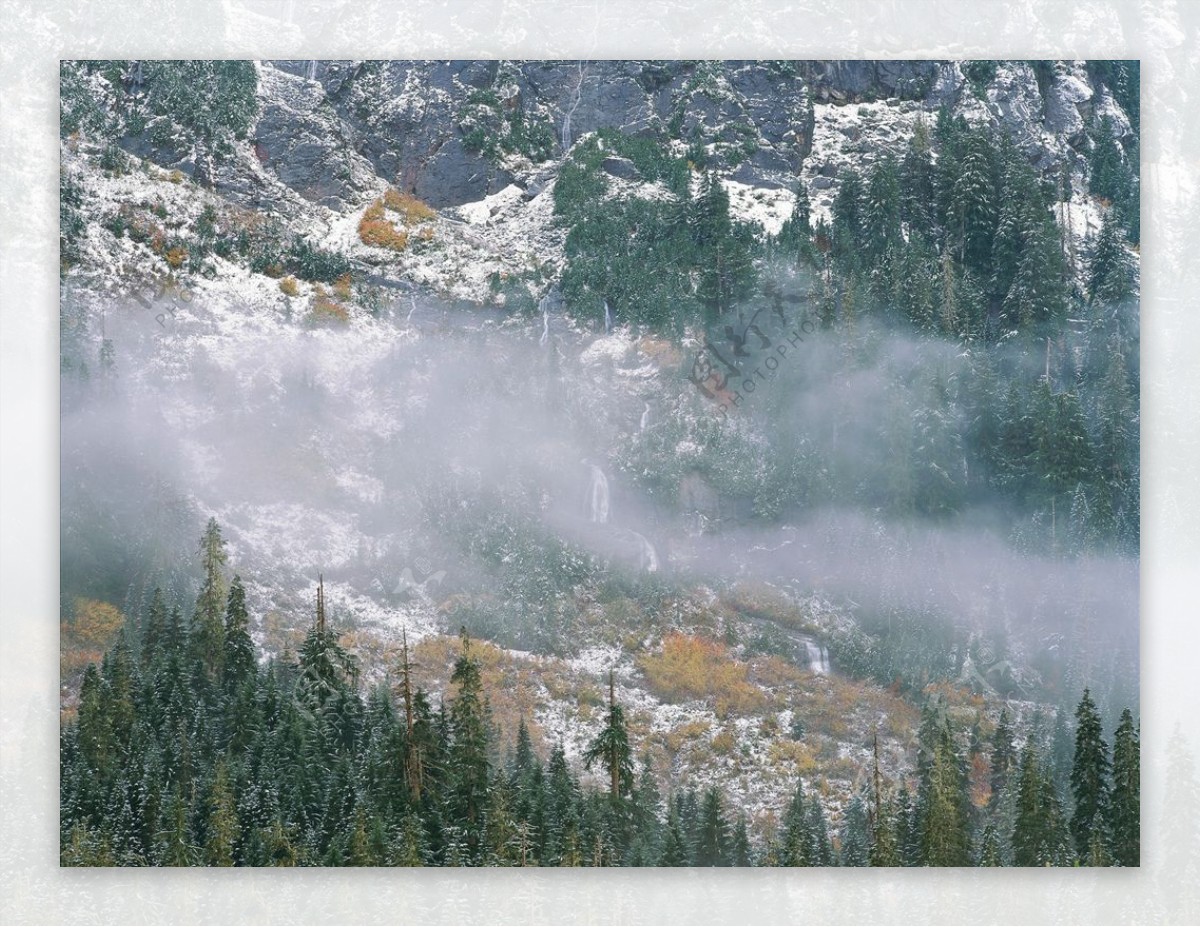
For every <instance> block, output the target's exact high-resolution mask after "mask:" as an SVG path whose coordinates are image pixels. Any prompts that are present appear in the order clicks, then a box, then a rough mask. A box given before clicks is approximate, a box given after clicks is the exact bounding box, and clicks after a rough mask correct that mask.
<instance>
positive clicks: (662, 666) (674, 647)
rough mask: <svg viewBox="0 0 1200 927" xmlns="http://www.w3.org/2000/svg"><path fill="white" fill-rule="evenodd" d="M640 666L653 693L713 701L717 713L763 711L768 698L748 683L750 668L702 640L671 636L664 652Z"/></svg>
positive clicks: (646, 658) (645, 658) (719, 646)
mask: <svg viewBox="0 0 1200 927" xmlns="http://www.w3.org/2000/svg"><path fill="white" fill-rule="evenodd" d="M639 663H640V665H641V668H642V671H643V672H644V673H645V674H646V679H647V681H648V682H649V684H650V688H651V690H653V691H654V692H655V694H657V695H658V696H660V697H661V698H665V699H669V700H673V701H685V700H688V699H700V698H711V699H712V701H713V707H714V708H715V709H716V711H717V714H718V715H721V716H725V715H727V714H728V713H729V712H731V711H733V712H737V713H739V714H745V713H749V712H754V711H758V710H760V709H762V708H763V707H764V706H765V705H766V701H767V700H766V696H765V695H764V694H763V692H762V691H761V690H760V689H759V688H758V687H757V686H755V685H753V684H752V683H751V682H750V680H749V672H748V667H747V666H746V664H745V663H741V662H739V661H737V660H734V659H732V658H731V657H730V656H729V651H728V649H727V648H726V647H725V645H724V644H722V643H720V642H718V641H714V640H711V639H709V638H703V637H690V636H688V635H686V634H680V633H677V632H676V633H671V634H668V635H667V636H666V638H665V639H664V640H663V649H662V652H661V653H655V654H647V655H646V656H643V657H642V658H641V659H640V660H639Z"/></svg>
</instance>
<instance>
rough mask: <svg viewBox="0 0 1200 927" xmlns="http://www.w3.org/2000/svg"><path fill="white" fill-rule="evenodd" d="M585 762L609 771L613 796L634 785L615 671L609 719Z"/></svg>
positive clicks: (588, 752) (611, 677)
mask: <svg viewBox="0 0 1200 927" xmlns="http://www.w3.org/2000/svg"><path fill="white" fill-rule="evenodd" d="M583 763H584V766H585V767H586V768H587V769H591V768H592V767H593V766H594V765H595V764H596V763H600V765H601V766H603V767H604V769H605V770H607V772H608V776H609V795H610V796H611V797H612V798H613V799H614V800H615V799H617V798H620V797H622V796H623V795H627V794H628V793H629V791H630V790H631V789H632V788H633V753H632V751H631V750H630V748H629V734H628V732H627V731H626V730H625V713H624V712H623V711H622V709H621V706H620V705H618V704H617V699H616V694H615V689H614V686H613V674H612V672H611V671H610V672H609V674H608V720H607V722H606V723H605V725H604V727H603V728H602V729H601V730H600V733H599V734H597V735H596V737H595V739H594V740H593V741H592V742H591V743H590V744H589V745H588V748H587V750H585V751H584V753H583Z"/></svg>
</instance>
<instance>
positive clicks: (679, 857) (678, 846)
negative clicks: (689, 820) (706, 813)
mask: <svg viewBox="0 0 1200 927" xmlns="http://www.w3.org/2000/svg"><path fill="white" fill-rule="evenodd" d="M669 804H670V810H669V811H668V812H667V826H666V831H665V833H664V836H663V847H662V854H661V855H660V856H659V858H658V864H659V865H660V866H688V865H691V853H690V851H689V848H688V844H687V839H686V838H685V836H684V831H683V825H682V823H681V822H680V820H679V812H678V811H677V810H676V807H675V803H674V802H670V803H669Z"/></svg>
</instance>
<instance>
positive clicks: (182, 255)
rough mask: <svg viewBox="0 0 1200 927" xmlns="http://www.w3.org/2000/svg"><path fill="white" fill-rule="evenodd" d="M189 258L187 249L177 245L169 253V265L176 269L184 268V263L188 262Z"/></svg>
mask: <svg viewBox="0 0 1200 927" xmlns="http://www.w3.org/2000/svg"><path fill="white" fill-rule="evenodd" d="M187 257H188V252H187V248H184V247H181V246H179V245H176V246H175V247H174V248H171V249H170V250H169V251H168V252H167V263H168V264H170V265H171V266H172V267H175V268H178V267H182V266H183V262H184V261H186V260H187Z"/></svg>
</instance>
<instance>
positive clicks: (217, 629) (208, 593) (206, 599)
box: [192, 518, 228, 681]
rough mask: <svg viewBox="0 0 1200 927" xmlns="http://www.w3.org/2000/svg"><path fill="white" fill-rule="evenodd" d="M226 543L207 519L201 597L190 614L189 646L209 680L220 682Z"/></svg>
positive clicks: (213, 522) (202, 558) (201, 558)
mask: <svg viewBox="0 0 1200 927" xmlns="http://www.w3.org/2000/svg"><path fill="white" fill-rule="evenodd" d="M227 559H228V558H227V555H226V553H225V540H224V539H223V538H222V537H221V528H220V526H219V525H218V524H217V520H216V519H215V518H210V519H209V520H208V526H207V527H206V528H205V529H204V536H203V537H202V538H201V539H200V566H201V570H202V572H203V575H202V578H201V584H200V594H199V596H197V598H196V608H195V611H194V612H193V613H192V645H193V650H194V653H195V656H196V658H197V659H199V660H200V661H201V663H202V664H203V666H204V669H205V672H206V673H207V674H208V678H209V679H210V680H214V681H215V680H219V679H220V674H221V663H222V661H223V659H224V655H225V623H224V621H223V620H222V618H223V617H224V611H225V574H224V568H225V563H226V561H227Z"/></svg>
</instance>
